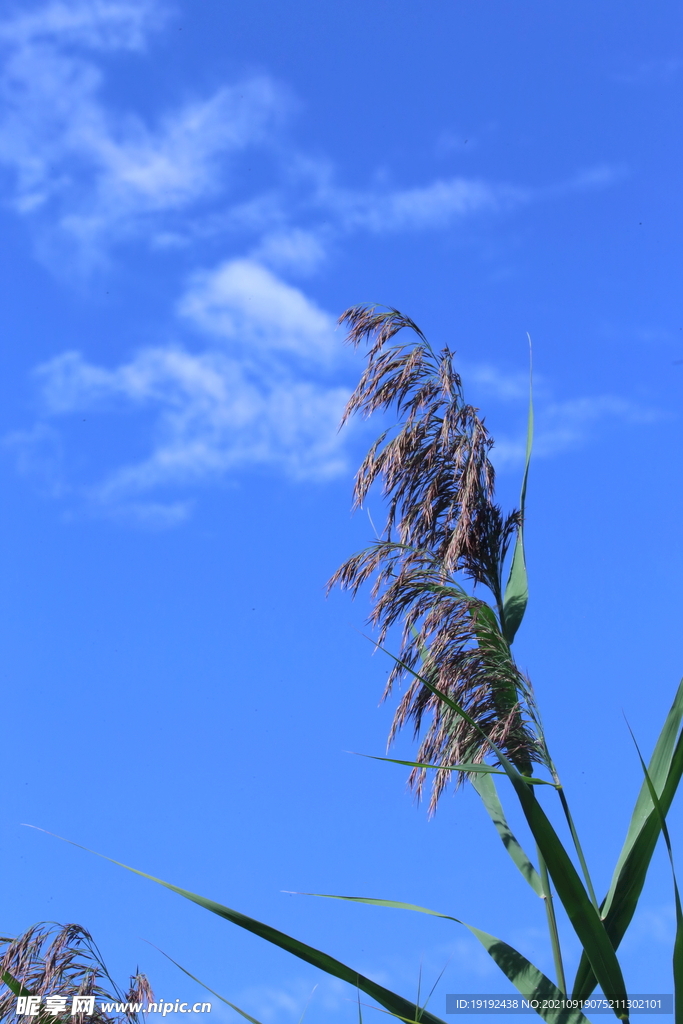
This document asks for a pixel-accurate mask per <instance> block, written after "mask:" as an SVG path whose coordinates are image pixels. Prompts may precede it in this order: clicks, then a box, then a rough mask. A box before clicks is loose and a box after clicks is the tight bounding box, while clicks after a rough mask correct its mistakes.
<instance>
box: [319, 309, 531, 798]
mask: <svg viewBox="0 0 683 1024" xmlns="http://www.w3.org/2000/svg"><path fill="white" fill-rule="evenodd" d="M339 322H340V323H342V324H345V325H346V326H347V328H348V336H347V341H348V342H349V343H350V344H352V345H353V346H354V347H357V346H358V345H359V344H360V343H361V342H362V341H367V342H368V343H369V345H370V348H369V353H368V363H367V366H366V369H365V371H364V373H363V375H362V376H361V379H360V382H359V384H358V386H357V388H356V390H355V391H354V392H353V394H352V395H351V398H350V399H349V402H348V404H347V406H346V409H345V411H344V415H343V418H342V424H343V423H345V422H346V420H347V419H348V418H349V417H350V416H351V415H352V414H353V413H360V414H362V415H363V416H364V417H365V418H367V417H369V416H370V415H371V414H372V413H373V412H378V411H383V412H386V411H388V410H390V409H391V410H393V412H394V413H395V414H398V420H399V423H398V426H397V427H396V428H395V429H394V431H393V432H392V431H390V430H385V431H384V432H383V433H382V434H381V435H380V436H379V438H378V439H377V441H376V442H375V443H374V444H373V445H372V447H371V448H370V450H369V452H368V454H367V455H366V457H365V459H364V460H363V463H362V464H361V466H360V469H359V470H358V473H357V474H356V480H355V487H354V505H353V507H354V509H357V508H361V507H362V506H363V502H364V501H365V499H366V498H367V496H368V493H369V491H370V488H371V487H372V485H373V484H374V483H375V482H376V481H379V480H381V483H382V494H383V496H384V497H385V498H387V499H388V513H387V520H386V525H385V528H384V533H383V535H382V537H381V538H378V539H377V540H376V541H375V542H374V543H373V544H372V545H370V546H369V547H368V548H365V550H363V551H361V552H359V553H358V554H356V555H353V556H352V557H351V558H349V559H348V560H347V561H346V562H345V563H344V564H343V565H342V566H341V567H340V568H339V569H338V570H337V572H336V573H335V574H334V576H332V578H331V579H330V581H329V583H328V592H329V590H330V589H331V588H332V587H333V586H334V585H336V584H339V585H340V586H341V587H342V588H343V589H348V590H350V591H351V592H352V594H353V595H354V596H355V594H356V593H357V591H358V589H359V587H360V586H361V585H362V584H363V583H365V582H366V581H367V580H368V579H369V578H370V577H371V576H373V575H374V576H375V582H374V585H373V588H372V592H371V595H372V598H373V600H374V608H373V611H372V614H371V616H370V622H371V623H372V625H373V626H375V627H377V628H378V630H379V641H378V642H379V643H380V644H382V643H383V641H384V640H385V638H386V634H387V631H388V630H389V629H390V627H391V626H393V625H394V624H395V623H397V622H398V621H399V620H400V621H402V622H403V634H402V639H401V649H400V653H399V660H400V661H401V662H403V663H404V665H400V664H398V663H397V664H395V666H394V668H393V670H392V671H391V673H390V675H389V679H388V682H387V686H386V689H385V692H384V697H385V698H386V697H387V696H388V695H389V693H390V692H391V691H392V689H393V687H394V685H395V684H396V683H399V682H401V681H402V680H403V679H404V678H405V677H408V678H409V679H410V685H409V687H408V689H407V690H406V692H405V693H404V695H403V697H402V699H401V701H400V703H399V706H398V708H397V710H396V714H395V715H394V720H393V723H392V726H391V732H390V735H389V743H391V741H392V740H393V739H394V737H395V735H396V733H397V732H398V731H399V729H401V728H402V726H404V725H406V724H407V723H408V721H412V723H413V726H414V734H415V736H416V737H417V736H418V735H419V734H420V732H421V730H422V727H423V723H424V720H425V718H426V717H428V718H429V719H430V721H429V725H428V726H427V731H426V733H425V735H424V737H423V739H422V742H421V745H420V748H419V750H418V753H417V760H418V761H420V762H421V763H429V764H436V765H442V766H444V767H446V766H449V765H454V764H461V763H463V762H466V763H478V762H481V761H483V760H484V758H485V757H486V756H487V755H488V754H490V753H491V747H490V745H489V744H488V743H487V740H486V738H485V737H483V736H482V735H481V733H480V732H479V731H478V730H477V729H475V728H474V727H473V726H472V725H470V724H469V723H468V722H467V721H466V720H465V719H463V718H462V717H461V716H460V715H458V714H457V713H456V712H455V711H453V710H452V709H450V708H449V707H448V706H447V705H446V704H444V703H443V702H442V701H441V700H439V698H438V697H436V696H435V695H434V694H433V693H432V692H431V691H430V690H429V689H428V688H427V687H426V686H424V685H423V684H422V683H421V682H420V681H419V680H418V679H415V677H414V676H413V675H411V673H410V671H409V670H410V669H412V670H413V671H414V672H417V673H418V674H421V675H424V677H425V678H426V679H427V680H428V681H429V682H430V683H431V684H432V685H433V686H435V687H437V688H438V689H439V690H441V691H442V692H443V693H446V694H447V695H448V696H449V697H451V699H452V700H454V701H455V702H456V703H457V704H459V705H460V706H461V707H462V708H463V709H464V710H465V711H466V712H467V713H468V715H469V716H470V717H471V718H472V719H473V720H474V721H475V722H476V723H477V725H478V726H479V727H480V728H481V729H482V730H483V731H484V733H485V734H486V736H487V737H490V738H491V740H493V742H494V743H495V744H496V745H497V746H498V747H500V748H501V749H502V750H503V751H504V752H505V753H506V755H507V756H508V757H509V758H510V760H511V761H512V762H513V763H514V764H515V765H517V767H518V768H519V769H520V770H521V771H523V772H526V773H529V772H530V771H531V765H532V764H533V763H534V762H544V763H545V762H546V755H545V748H544V743H543V740H542V730H541V727H540V723H539V721H538V717H537V713H536V708H535V704H534V699H533V693H532V690H531V684H530V682H529V680H528V679H527V678H526V677H525V676H524V675H523V673H522V672H521V671H520V670H519V668H518V667H517V665H516V664H515V662H514V659H513V657H512V654H511V652H510V646H509V644H508V643H507V641H506V640H505V638H504V636H503V633H502V628H501V622H502V608H503V592H504V586H503V579H502V574H503V566H504V562H505V557H506V554H507V552H508V549H509V546H510V543H511V541H512V540H513V539H514V538H515V537H516V534H517V531H518V529H519V526H520V523H521V515H520V513H519V511H516V510H515V511H512V512H511V513H510V514H509V515H507V516H503V514H502V512H501V510H500V507H499V506H498V505H496V504H495V503H494V500H493V499H494V476H495V475H494V470H493V466H492V465H491V462H490V460H489V451H490V449H491V447H492V445H493V439H492V437H491V436H490V434H489V433H488V431H487V429H486V426H485V423H484V420H483V419H480V418H479V416H478V410H477V409H475V408H474V407H472V406H470V405H467V404H466V403H465V401H464V397H463V391H462V381H461V379H460V376H459V375H458V374H457V373H456V372H455V370H454V369H453V353H452V352H451V351H450V350H449V349H448V348H444V349H443V350H442V351H441V352H440V353H439V354H438V356H437V355H436V354H435V353H434V351H433V350H432V348H431V346H430V345H429V342H428V341H427V339H426V338H425V336H424V334H423V333H422V331H421V330H420V328H419V327H418V326H417V325H416V324H415V323H413V321H412V320H410V319H409V318H408V317H406V316H404V315H403V314H402V313H399V311H398V310H396V309H392V308H382V309H378V307H376V306H354V307H352V308H351V309H348V310H347V311H346V312H345V313H344V314H343V315H342V316H341V317H340V320H339ZM404 328H408V329H409V330H410V331H411V332H412V333H413V335H415V336H416V337H417V341H413V342H412V344H405V343H404V344H396V343H395V344H393V345H389V342H391V341H392V339H393V338H394V337H395V335H397V334H398V332H399V331H401V330H403V329H404ZM390 435H391V436H390ZM459 578H464V579H469V580H471V581H472V582H473V583H474V585H475V586H476V585H477V584H483V585H484V586H486V587H487V588H488V590H489V591H490V592H491V595H492V596H493V603H492V607H490V606H489V605H488V604H486V602H484V601H482V600H480V599H478V598H476V597H474V596H473V595H472V594H468V593H467V592H466V591H465V590H464V589H463V587H462V585H461V583H460V582H459ZM404 666H407V668H406V667H404ZM452 775H455V776H456V779H457V782H458V783H460V782H461V781H462V779H463V777H464V776H463V774H462V773H459V772H456V773H453V772H448V771H437V772H436V775H435V779H434V782H433V786H432V795H431V801H430V813H433V812H434V811H435V809H436V805H437V803H438V800H439V797H440V795H441V793H442V792H443V790H444V788H445V787H446V786H447V784H448V782H449V778H450V776H452ZM425 778H426V771H425V770H424V769H419V768H416V769H413V771H412V773H411V775H410V779H409V781H410V784H411V786H412V787H413V788H414V790H415V791H416V793H417V795H418V796H420V795H421V794H422V791H423V789H424V784H425Z"/></svg>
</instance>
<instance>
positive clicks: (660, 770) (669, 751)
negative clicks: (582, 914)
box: [573, 680, 683, 999]
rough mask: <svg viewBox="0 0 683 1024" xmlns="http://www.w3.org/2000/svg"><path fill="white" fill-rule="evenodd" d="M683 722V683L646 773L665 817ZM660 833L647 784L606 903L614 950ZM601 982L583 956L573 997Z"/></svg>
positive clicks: (682, 765)
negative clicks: (597, 980)
mask: <svg viewBox="0 0 683 1024" xmlns="http://www.w3.org/2000/svg"><path fill="white" fill-rule="evenodd" d="M682 722H683V680H681V683H680V684H679V686H678V690H677V691H676V696H675V698H674V701H673V703H672V705H671V708H670V710H669V713H668V715H667V717H666V720H665V722H664V726H663V728H662V731H661V733H660V735H659V738H658V740H657V743H656V745H655V749H654V751H653V754H652V757H651V759H650V764H649V765H648V769H647V770H648V774H649V777H650V781H651V782H652V785H653V787H654V789H655V792H656V793H657V796H658V798H659V804H660V807H661V809H662V812H663V814H664V816H665V817H666V815H667V813H668V811H669V808H670V807H671V803H672V801H673V798H674V796H675V795H676V790H677V789H678V786H679V783H680V781H681V776H683V736H679V730H680V727H681V723H682ZM677 737H678V739H677ZM660 830H661V821H660V816H659V814H658V813H657V809H656V807H654V806H653V803H652V797H651V795H650V791H649V788H648V786H647V782H646V781H644V782H643V785H642V786H641V789H640V793H639V794H638V799H637V801H636V805H635V808H634V810H633V814H632V816H631V821H630V824H629V828H628V832H627V835H626V840H625V842H624V845H623V847H622V850H621V853H620V855H619V859H618V861H617V864H616V867H615V869H614V875H613V877H612V882H611V885H610V888H609V891H608V893H607V896H606V897H605V899H604V900H603V902H602V905H601V917H602V918H603V920H604V923H605V930H606V931H607V934H608V935H609V937H610V940H611V942H612V945H613V946H614V948H615V949H618V947H619V944H620V943H621V940H622V939H623V937H624V935H625V933H626V929H627V928H628V926H629V924H630V923H631V920H632V919H633V915H634V913H635V911H636V907H637V905H638V900H639V899H640V894H641V892H642V890H643V886H644V884H645V878H646V876H647V872H648V869H649V866H650V861H651V860H652V855H653V853H654V851H655V847H656V845H657V840H658V838H659V833H660ZM596 983H597V982H596V979H595V975H594V974H593V971H592V970H591V967H590V963H589V962H588V959H587V957H586V956H585V954H584V955H583V956H582V957H581V961H580V963H579V967H578V970H577V973H576V979H575V981H574V988H573V996H574V997H575V998H578V999H586V998H588V996H589V995H590V994H591V992H592V991H593V989H594V988H595V986H596Z"/></svg>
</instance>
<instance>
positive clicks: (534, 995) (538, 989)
mask: <svg viewBox="0 0 683 1024" xmlns="http://www.w3.org/2000/svg"><path fill="white" fill-rule="evenodd" d="M299 895H301V896H317V897H318V898H320V899H327V900H346V901H347V902H350V903H367V904H370V905H371V906H375V907H387V908H389V909H393V910H412V911H415V912H417V913H419V914H429V915H430V916H432V917H441V918H443V919H444V920H446V921H455V923H456V924H461V925H463V927H465V928H467V930H468V931H469V932H471V933H472V935H474V937H475V938H476V939H478V940H479V942H481V944H482V946H483V947H484V949H485V950H486V952H487V953H488V954H489V956H490V957H491V958H492V959H493V960H494V961H495V963H496V964H497V965H498V967H500V969H501V971H502V972H503V973H504V974H505V975H506V977H507V978H508V979H509V981H511V982H512V984H513V985H514V986H515V988H516V989H517V991H518V992H519V993H520V994H521V995H522V996H524V998H525V999H539V1000H542V999H549V1000H556V999H566V996H564V995H563V993H562V992H561V991H560V990H559V988H557V986H556V985H554V984H553V983H552V981H551V980H550V978H548V977H546V975H545V974H543V973H542V971H539V969H538V968H537V967H534V965H533V964H532V963H531V961H530V960H527V958H526V957H525V956H524V955H523V954H522V953H520V952H518V950H516V949H515V948H514V947H513V946H510V945H509V944H508V943H507V942H503V940H502V939H497V938H496V937H495V935H490V934H489V933H488V932H484V931H482V930H481V929H480V928H475V927H474V925H471V924H467V922H466V921H461V920H460V918H458V917H452V916H451V915H450V914H442V913H441V912H440V911H438V910H429V909H428V908H427V907H420V906H417V905H416V904H414V903H401V902H400V901H398V900H380V899H372V898H370V897H366V896H337V895H333V894H331V893H320V892H308V893H300V894H299ZM537 1013H538V1014H539V1016H541V1017H543V1019H544V1020H547V1021H549V1022H551V1024H589V1022H588V1020H587V1018H586V1017H585V1016H584V1015H583V1013H581V1011H580V1010H573V1009H568V1010H562V1011H559V1012H558V1011H557V1010H544V1011H543V1012H542V1011H541V1008H539V1009H538V1010H537Z"/></svg>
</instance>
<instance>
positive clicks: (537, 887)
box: [472, 772, 545, 899]
mask: <svg viewBox="0 0 683 1024" xmlns="http://www.w3.org/2000/svg"><path fill="white" fill-rule="evenodd" d="M496 774H497V775H503V774H504V772H496ZM472 785H473V786H474V788H475V789H476V791H477V793H478V794H479V796H480V797H481V801H482V803H483V805H484V807H485V808H486V810H487V812H488V814H489V817H490V818H491V821H492V822H493V824H494V825H495V828H496V831H497V833H498V835H499V836H500V838H501V840H502V842H503V846H504V847H505V849H506V850H507V852H508V853H509V854H510V856H511V857H512V860H513V861H514V863H515V864H516V866H517V867H518V868H519V870H520V871H521V873H522V875H523V877H524V879H525V880H526V881H527V882H528V883H529V885H530V886H531V888H532V889H533V890H534V892H535V893H536V895H537V896H540V897H541V899H543V897H544V895H545V894H544V892H543V883H542V882H541V877H540V875H539V874H538V871H537V870H536V868H535V867H534V865H533V864H532V863H531V861H530V860H529V858H528V857H527V855H526V853H525V852H524V850H523V849H522V847H521V846H520V844H519V842H518V840H517V839H516V837H515V835H514V834H513V832H512V829H511V828H510V826H509V825H508V823H507V819H506V817H505V812H504V811H503V805H502V804H501V802H500V798H499V796H498V792H497V790H496V784H495V782H494V780H493V779H491V778H489V777H488V776H485V777H482V778H476V779H472Z"/></svg>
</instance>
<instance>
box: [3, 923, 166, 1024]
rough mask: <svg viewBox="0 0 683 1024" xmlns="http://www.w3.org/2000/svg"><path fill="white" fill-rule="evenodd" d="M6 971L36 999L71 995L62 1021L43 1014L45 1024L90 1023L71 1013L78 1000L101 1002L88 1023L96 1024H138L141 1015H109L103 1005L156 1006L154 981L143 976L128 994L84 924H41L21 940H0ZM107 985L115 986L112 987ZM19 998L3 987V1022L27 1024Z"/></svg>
mask: <svg viewBox="0 0 683 1024" xmlns="http://www.w3.org/2000/svg"><path fill="white" fill-rule="evenodd" d="M0 953H1V955H0V972H6V973H7V974H9V975H11V977H12V978H14V980H15V981H17V982H19V983H20V984H21V985H22V986H23V987H24V988H25V989H26V990H27V991H29V992H30V993H31V994H32V995H36V996H41V997H43V998H44V997H46V996H51V995H54V996H65V997H66V998H67V1010H66V1013H65V1014H64V1015H62V1017H60V1016H59V1015H57V1016H54V1017H53V1016H52V1015H50V1016H49V1017H48V1016H47V1015H46V1014H45V1013H44V1012H41V1019H42V1020H43V1021H45V1020H49V1021H54V1022H58V1021H60V1020H62V1019H64V1020H65V1021H66V1020H67V1019H68V1020H69V1021H70V1022H73V1024H84V1021H85V1018H86V1015H85V1014H83V1013H80V1014H74V1015H73V1016H72V1015H71V1013H70V1010H71V999H72V997H73V996H75V995H83V996H91V995H94V996H95V997H96V1001H95V1011H94V1013H93V1014H88V1015H87V1018H88V1021H94V1022H95V1024H114V1022H116V1024H122V1022H123V1021H130V1022H131V1024H136V1022H137V1021H138V1020H139V1019H140V1015H139V1014H137V1013H133V1012H129V1013H124V1012H121V1013H113V1014H112V1013H105V1012H103V1011H102V1010H101V1009H100V1006H99V1003H100V1002H101V1001H103V1002H108V1003H112V1002H117V1003H143V1004H149V1003H150V1002H153V1001H154V994H153V992H152V989H151V986H150V984H149V981H148V980H147V978H146V976H145V975H144V974H140V973H139V972H137V973H136V974H135V975H132V976H131V979H130V985H129V988H128V991H127V992H126V993H125V994H124V993H122V992H121V990H120V989H119V987H118V986H117V985H116V983H115V982H114V981H113V979H112V978H111V976H110V974H109V972H108V970H107V968H106V966H105V963H104V960H103V959H102V955H101V953H100V951H99V949H98V948H97V946H96V944H95V942H94V940H93V938H92V936H91V935H90V933H89V932H87V931H86V930H85V928H82V927H81V926H80V925H78V924H66V925H63V926H60V925H58V924H56V923H55V922H51V921H48V922H45V921H43V922H41V923H40V924H35V925H33V926H32V927H31V928H29V929H28V930H27V931H25V932H24V933H23V935H20V936H19V937H18V938H16V939H7V938H0ZM107 984H108V985H109V986H110V987H106V986H107ZM16 1008H17V999H16V995H15V993H14V992H13V991H11V990H10V988H9V987H8V986H6V985H3V986H2V988H0V1020H2V1021H3V1022H7V1024H23V1021H24V1020H25V1018H24V1017H18V1016H17V1013H16Z"/></svg>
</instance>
